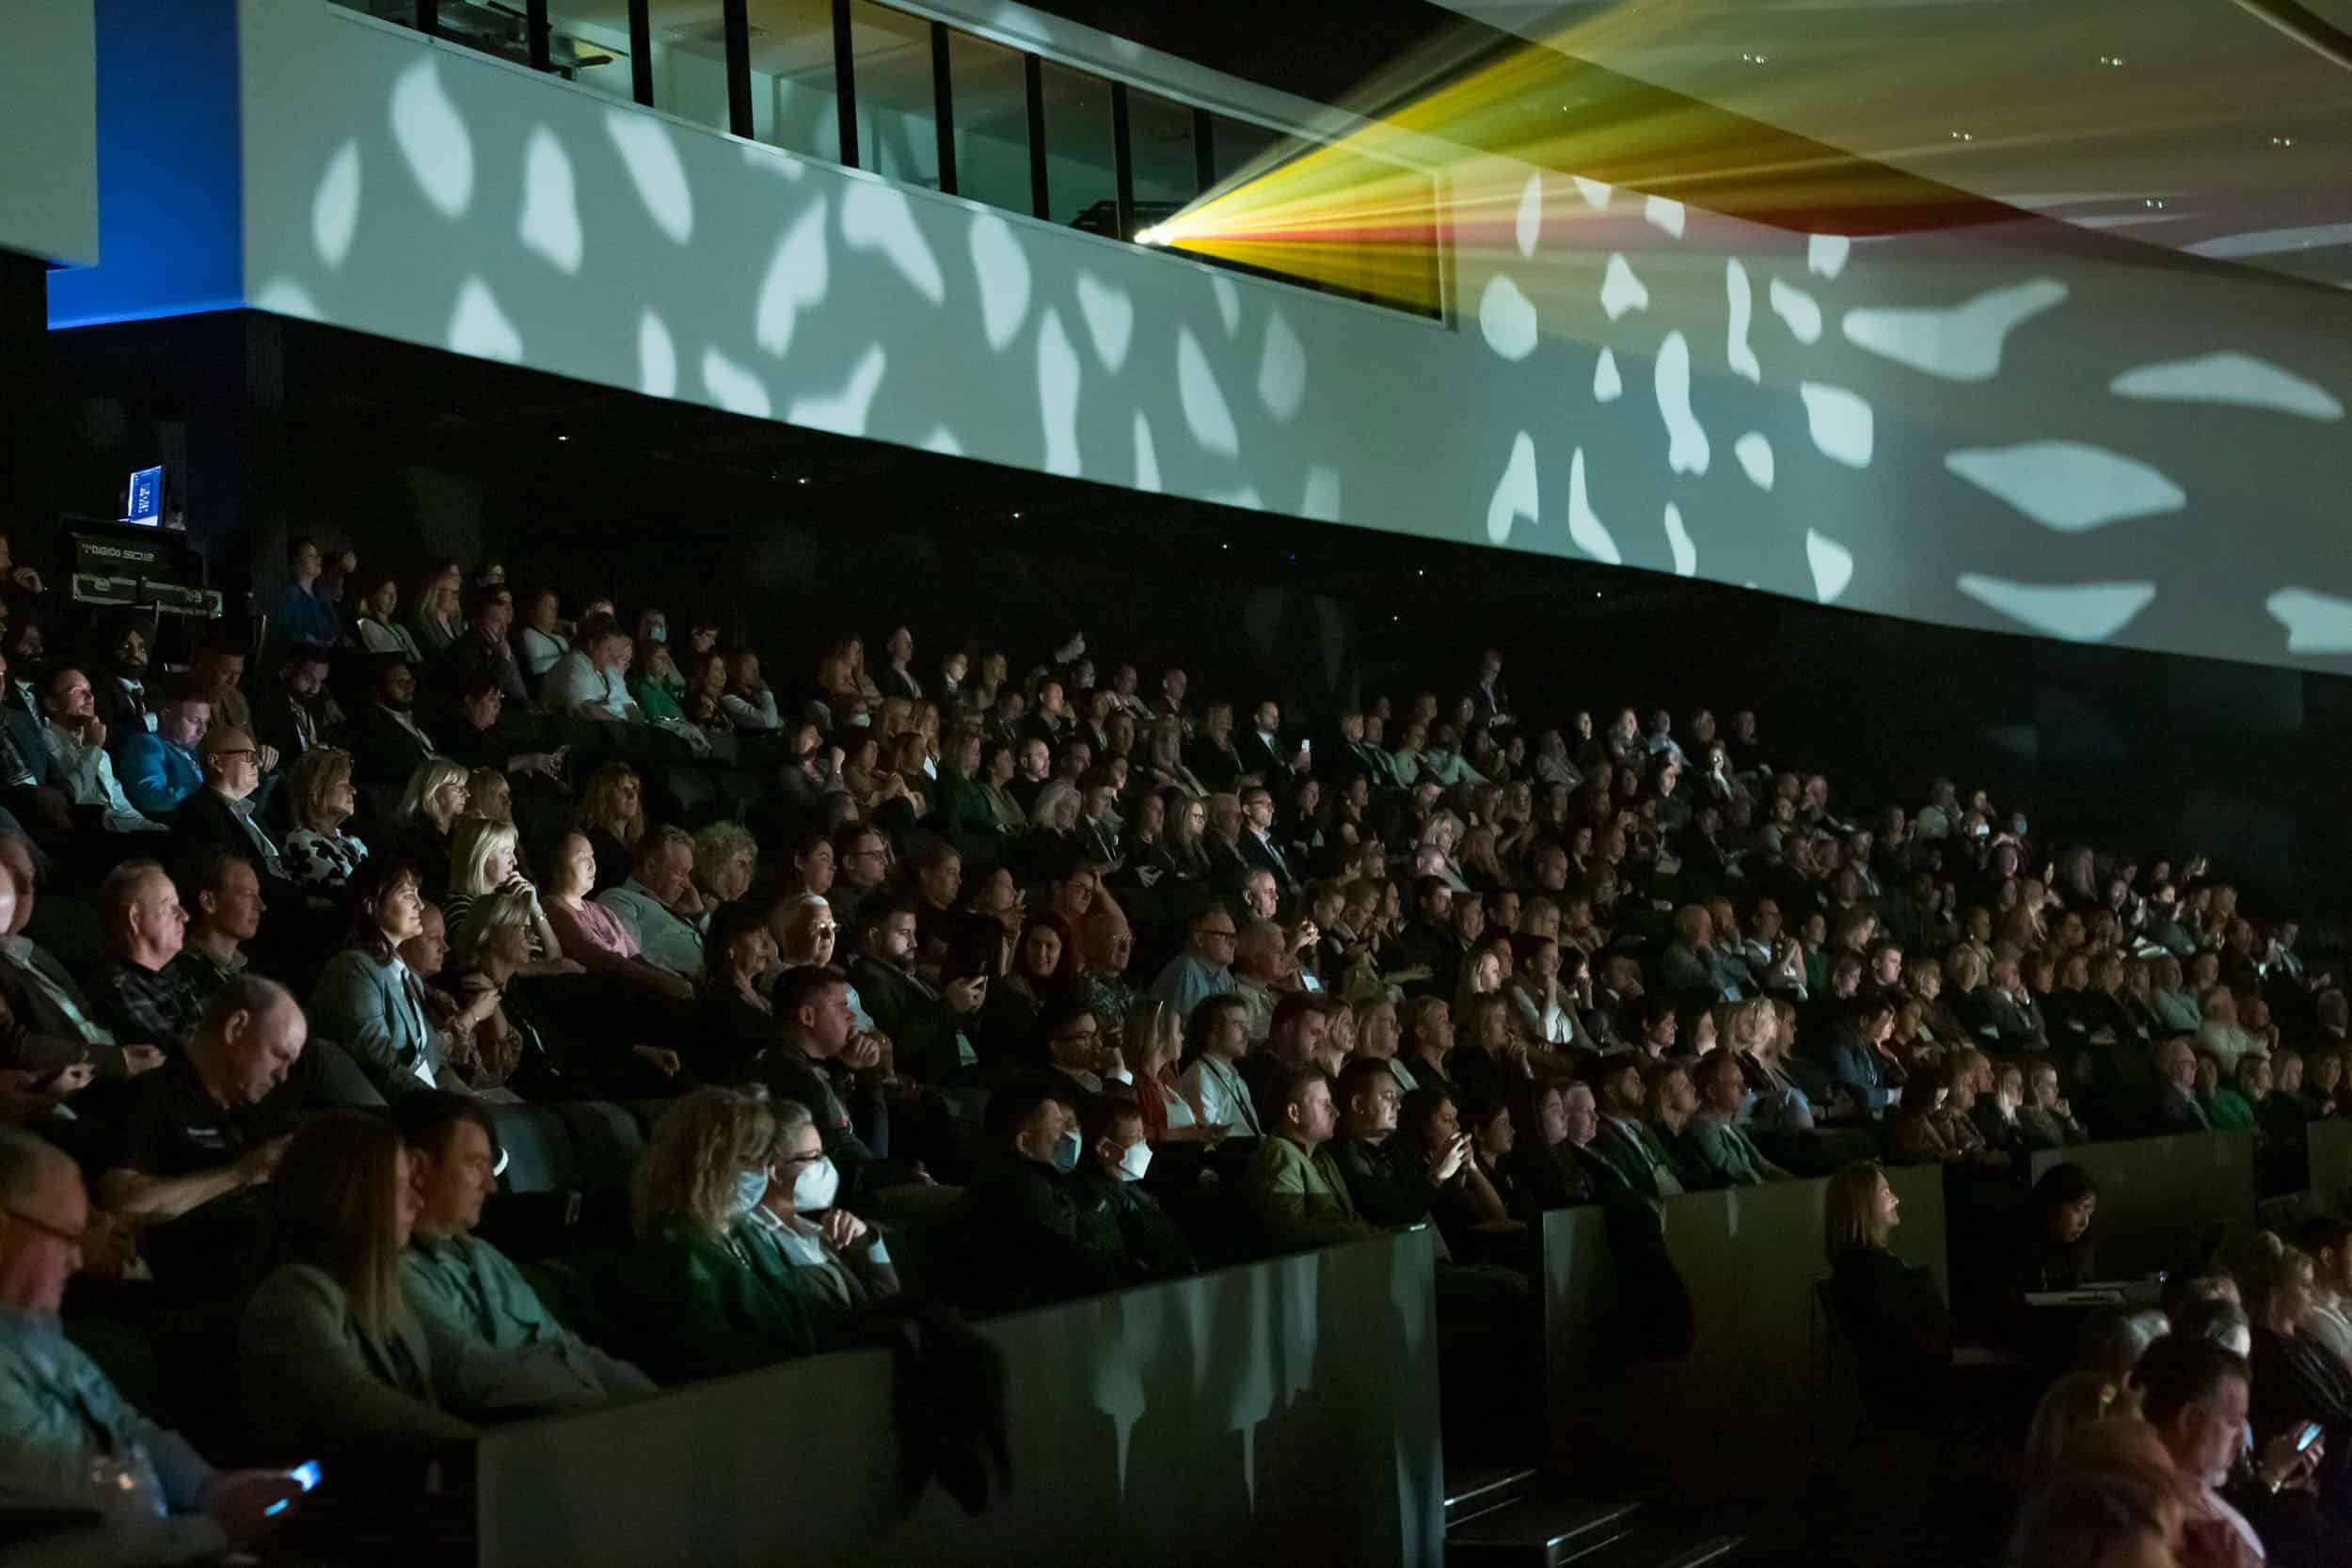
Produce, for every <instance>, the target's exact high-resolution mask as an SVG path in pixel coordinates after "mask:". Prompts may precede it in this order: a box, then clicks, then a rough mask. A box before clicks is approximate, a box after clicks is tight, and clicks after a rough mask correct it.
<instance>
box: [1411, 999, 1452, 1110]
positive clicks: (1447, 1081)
mask: <svg viewBox="0 0 2352 1568" xmlns="http://www.w3.org/2000/svg"><path fill="white" fill-rule="evenodd" d="M1404 1029H1405V1036H1404V1046H1403V1051H1402V1053H1401V1059H1402V1060H1403V1062H1404V1064H1405V1070H1406V1071H1407V1072H1409V1073H1411V1074H1412V1077H1413V1083H1414V1085H1416V1086H1417V1087H1420V1088H1425V1089H1444V1090H1446V1091H1447V1092H1448V1093H1451V1092H1453V1090H1454V1079H1453V1077H1452V1075H1451V1073H1450V1072H1449V1071H1448V1069H1447V1061H1448V1058H1449V1057H1451V1056H1452V1055H1453V1054H1454V1009H1453V1008H1452V1007H1451V1006H1448V1005H1447V1003H1446V1000H1445V998H1444V997H1442V996H1416V997H1411V998H1408V999H1407V1000H1406V1004H1405V1007H1404Z"/></svg>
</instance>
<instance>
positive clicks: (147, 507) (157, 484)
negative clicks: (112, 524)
mask: <svg viewBox="0 0 2352 1568" xmlns="http://www.w3.org/2000/svg"><path fill="white" fill-rule="evenodd" d="M124 499H125V505H124V507H123V512H122V520H123V521H124V522H126V523H138V524H140V525H142V526H143V527H147V528H154V527H156V526H157V525H159V524H160V523H162V522H163V520H164V470H163V469H162V467H152V468H141V469H139V470H138V471H137V472H135V473H134V474H132V476H131V484H130V488H129V489H128V490H127V491H125V492H124Z"/></svg>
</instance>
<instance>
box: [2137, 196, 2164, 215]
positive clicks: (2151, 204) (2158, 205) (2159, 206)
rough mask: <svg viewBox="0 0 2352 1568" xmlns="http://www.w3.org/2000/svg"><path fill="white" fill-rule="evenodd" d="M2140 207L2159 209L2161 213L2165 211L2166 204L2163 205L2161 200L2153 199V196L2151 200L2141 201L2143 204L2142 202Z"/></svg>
mask: <svg viewBox="0 0 2352 1568" xmlns="http://www.w3.org/2000/svg"><path fill="white" fill-rule="evenodd" d="M2140 205H2141V206H2142V207H2153V208H2155V209H2157V210H2158V211H2159V212H2161V211H2162V210H2163V208H2164V203H2163V202H2161V201H2159V200H2157V199H2156V198H2154V197H2153V196H2152V197H2149V198H2146V199H2145V200H2143V201H2141V202H2140Z"/></svg>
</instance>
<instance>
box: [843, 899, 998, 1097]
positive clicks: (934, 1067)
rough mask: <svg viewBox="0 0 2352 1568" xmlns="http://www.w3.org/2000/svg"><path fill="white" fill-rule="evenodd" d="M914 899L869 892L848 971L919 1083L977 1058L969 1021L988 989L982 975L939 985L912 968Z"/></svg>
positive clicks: (896, 1059)
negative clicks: (876, 897)
mask: <svg viewBox="0 0 2352 1568" xmlns="http://www.w3.org/2000/svg"><path fill="white" fill-rule="evenodd" d="M914 928H915V913H914V903H913V902H912V901H911V900H898V899H884V900H881V901H876V900H872V899H868V900H867V901H866V905H865V907H864V909H863V910H862V911H860V912H859V915H858V918H857V927H856V930H857V950H858V951H857V957H856V958H853V959H851V960H850V981H851V982H852V983H853V984H855V985H856V987H857V994H858V1000H860V1001H861V1002H863V1003H865V1004H866V1011H867V1012H868V1013H870V1014H872V1015H873V1020H874V1027H875V1028H876V1029H878V1030H880V1031H881V1032H882V1034H884V1035H886V1036H888V1037H890V1039H891V1041H892V1044H893V1047H894V1053H893V1057H892V1065H893V1066H894V1067H895V1068H896V1069H898V1071H900V1072H903V1073H904V1074H906V1075H907V1076H908V1077H910V1078H912V1079H914V1080H915V1081H916V1082H918V1083H927V1084H944V1083H946V1082H947V1081H948V1080H950V1079H952V1078H954V1077H955V1076H956V1075H957V1074H958V1073H960V1072H961V1071H963V1070H964V1069H967V1068H970V1067H973V1066H975V1065H976V1064H977V1062H978V1061H979V1059H980V1058H979V1053H977V1051H975V1050H974V1049H973V1047H972V1041H971V1038H970V1036H969V1032H968V1023H969V1021H970V1020H971V1018H972V1015H973V1014H974V1013H975V1012H977V1010H978V1008H979V1006H980V1003H981V1000H982V999H983V997H984V995H985V994H986V990H987V982H986V981H985V980H984V979H982V978H980V977H979V976H977V975H973V976H968V977H966V978H963V979H960V980H950V981H948V982H947V983H946V985H945V986H942V987H938V988H934V987H932V986H931V985H930V982H928V981H926V980H925V979H924V978H923V977H922V976H921V975H919V974H916V973H915V972H914Z"/></svg>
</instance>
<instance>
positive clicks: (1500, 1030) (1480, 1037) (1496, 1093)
mask: <svg viewBox="0 0 2352 1568" xmlns="http://www.w3.org/2000/svg"><path fill="white" fill-rule="evenodd" d="M1463 990H1464V992H1465V995H1466V1000H1465V1001H1464V1002H1462V1003H1461V1004H1460V1005H1459V1006H1458V1007H1457V1009H1456V1016H1455V1019H1454V1032H1455V1034H1456V1036H1457V1037H1458V1038H1459V1040H1460V1044H1459V1045H1458V1046H1457V1047H1456V1048H1455V1050H1454V1054H1453V1055H1452V1056H1451V1057H1450V1058H1448V1060H1447V1064H1446V1071H1447V1073H1448V1075H1449V1076H1451V1077H1452V1078H1453V1080H1454V1083H1455V1084H1456V1085H1459V1086H1460V1088H1461V1091H1462V1094H1463V1095H1464V1096H1465V1097H1466V1098H1467V1099H1470V1100H1473V1101H1480V1102H1482V1103H1484V1104H1486V1105H1491V1106H1497V1107H1499V1106H1501V1105H1502V1104H1503V1103H1504V1102H1505V1101H1507V1100H1508V1099H1509V1098H1510V1094H1511V1091H1512V1090H1513V1088H1514V1087H1516V1086H1517V1085H1521V1084H1525V1083H1527V1082H1528V1081H1529V1080H1530V1079H1532V1078H1533V1077H1534V1069H1532V1068H1531V1067H1530V1066H1529V1064H1528V1060H1527V1048H1526V1047H1525V1046H1524V1045H1523V1044H1521V1043H1520V1041H1519V1038H1518V1036H1517V1035H1516V1034H1515V1033H1513V1031H1512V1028H1511V1006H1510V1004H1509V1003H1508V1002H1506V1001H1504V1000H1503V997H1502V992H1501V991H1499V990H1486V991H1479V992H1474V993H1473V992H1471V991H1470V982H1469V980H1468V979H1467V977H1466V978H1465V981H1464V986H1463Z"/></svg>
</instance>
